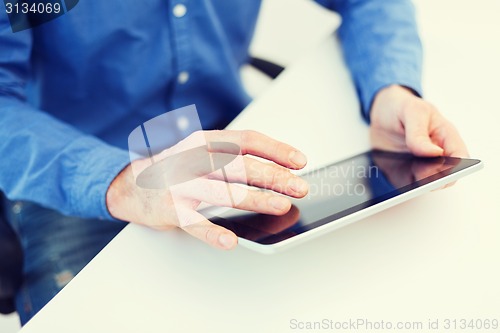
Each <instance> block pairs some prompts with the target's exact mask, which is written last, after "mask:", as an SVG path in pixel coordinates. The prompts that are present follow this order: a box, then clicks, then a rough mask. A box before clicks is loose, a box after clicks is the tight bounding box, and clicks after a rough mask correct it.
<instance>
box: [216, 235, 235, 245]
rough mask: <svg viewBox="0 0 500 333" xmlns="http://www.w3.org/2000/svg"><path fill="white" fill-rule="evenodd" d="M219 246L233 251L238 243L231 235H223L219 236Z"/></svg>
mask: <svg viewBox="0 0 500 333" xmlns="http://www.w3.org/2000/svg"><path fill="white" fill-rule="evenodd" d="M219 244H220V245H221V246H222V247H223V248H225V249H231V248H233V246H234V245H235V244H236V243H235V241H234V237H233V236H231V235H229V234H221V235H220V236H219Z"/></svg>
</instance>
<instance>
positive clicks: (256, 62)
mask: <svg viewBox="0 0 500 333" xmlns="http://www.w3.org/2000/svg"><path fill="white" fill-rule="evenodd" d="M248 63H249V64H250V65H252V66H253V67H255V68H256V69H258V70H259V71H261V72H262V73H264V74H266V75H267V76H269V77H271V78H272V79H275V78H276V77H277V76H278V75H280V74H281V72H283V70H284V69H285V68H284V67H282V66H280V65H277V64H275V63H272V62H270V61H267V60H264V59H260V58H256V57H250V59H249V61H248Z"/></svg>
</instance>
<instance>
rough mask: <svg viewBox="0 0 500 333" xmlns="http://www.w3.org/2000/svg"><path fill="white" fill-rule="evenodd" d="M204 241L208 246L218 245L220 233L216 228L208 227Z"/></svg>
mask: <svg viewBox="0 0 500 333" xmlns="http://www.w3.org/2000/svg"><path fill="white" fill-rule="evenodd" d="M204 237H205V238H204V241H205V242H206V243H208V244H212V245H214V244H216V243H217V240H218V238H219V232H218V230H217V229H216V228H214V227H213V226H212V227H208V228H207V229H206V230H205V235H204Z"/></svg>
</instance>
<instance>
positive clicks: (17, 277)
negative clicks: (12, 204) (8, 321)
mask: <svg viewBox="0 0 500 333" xmlns="http://www.w3.org/2000/svg"><path fill="white" fill-rule="evenodd" d="M3 203H4V200H3V196H2V193H1V192H0V313H3V314H9V313H12V312H14V311H15V306H14V297H15V295H16V292H17V290H18V289H19V287H20V285H21V283H22V269H23V250H22V247H21V244H20V243H19V239H18V237H17V235H16V233H15V232H14V230H12V227H11V226H10V224H9V223H7V221H6V220H5V217H4V216H5V215H4V214H3Z"/></svg>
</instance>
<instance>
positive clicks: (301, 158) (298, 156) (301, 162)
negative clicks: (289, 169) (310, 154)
mask: <svg viewBox="0 0 500 333" xmlns="http://www.w3.org/2000/svg"><path fill="white" fill-rule="evenodd" d="M290 162H292V163H293V164H295V165H296V166H297V167H299V168H302V167H303V166H305V165H306V163H307V158H306V155H304V154H302V153H301V152H300V151H292V152H291V153H290Z"/></svg>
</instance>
